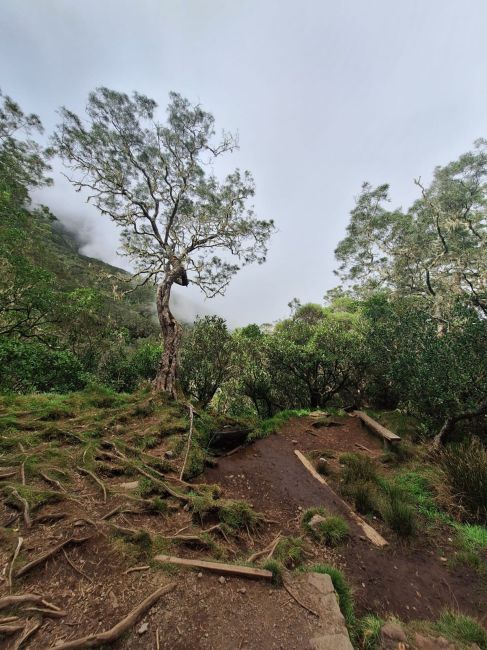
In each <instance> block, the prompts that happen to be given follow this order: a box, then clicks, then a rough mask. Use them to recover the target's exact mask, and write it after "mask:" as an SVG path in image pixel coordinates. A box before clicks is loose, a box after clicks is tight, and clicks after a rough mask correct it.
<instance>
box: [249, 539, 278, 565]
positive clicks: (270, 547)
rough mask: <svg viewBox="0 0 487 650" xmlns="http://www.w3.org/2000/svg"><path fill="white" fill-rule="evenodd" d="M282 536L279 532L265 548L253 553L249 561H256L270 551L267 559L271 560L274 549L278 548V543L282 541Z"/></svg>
mask: <svg viewBox="0 0 487 650" xmlns="http://www.w3.org/2000/svg"><path fill="white" fill-rule="evenodd" d="M281 538H282V533H279V535H278V536H277V537H276V538H275V539H273V540H272V542H271V543H270V544H267V546H266V547H265V548H263V549H262V550H261V551H257V553H253V554H252V555H251V556H250V557H249V558H248V560H247V562H255V560H258V559H259V558H260V557H262V556H263V555H265V554H266V553H268V555H267V559H268V560H270V558H271V557H272V555H273V553H274V551H275V550H276V548H277V545H278V544H279V542H280V541H281Z"/></svg>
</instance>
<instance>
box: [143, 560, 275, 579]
mask: <svg viewBox="0 0 487 650" xmlns="http://www.w3.org/2000/svg"><path fill="white" fill-rule="evenodd" d="M154 560H156V562H167V563H169V564H178V565H181V566H190V567H193V568H195V569H206V570H207V571H214V572H215V573H221V574H223V575H235V576H240V577H243V578H263V579H264V580H272V572H271V571H267V569H254V567H250V566H242V565H238V564H224V563H222V562H208V561H207V560H190V559H187V558H184V557H176V556H175V555H156V556H155V558H154Z"/></svg>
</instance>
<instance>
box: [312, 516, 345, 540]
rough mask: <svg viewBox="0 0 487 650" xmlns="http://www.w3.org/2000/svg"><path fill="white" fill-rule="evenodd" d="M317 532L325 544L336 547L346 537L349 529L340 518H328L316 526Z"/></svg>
mask: <svg viewBox="0 0 487 650" xmlns="http://www.w3.org/2000/svg"><path fill="white" fill-rule="evenodd" d="M318 531H319V534H320V536H321V539H322V540H323V542H324V543H325V544H327V545H328V546H338V544H341V543H342V542H343V541H344V540H345V539H346V538H347V537H348V533H349V528H348V524H347V523H346V521H345V520H344V519H343V518H342V517H338V516H330V517H327V518H326V520H325V521H323V522H321V523H320V524H319V525H318Z"/></svg>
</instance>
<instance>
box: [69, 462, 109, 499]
mask: <svg viewBox="0 0 487 650" xmlns="http://www.w3.org/2000/svg"><path fill="white" fill-rule="evenodd" d="M76 469H77V470H78V471H79V472H81V473H82V474H88V476H91V478H92V479H93V480H94V481H95V482H96V483H98V485H99V486H100V487H101V489H102V492H103V503H106V502H107V489H106V487H105V484H104V483H103V481H101V480H100V479H99V478H98V476H97V475H96V474H94V473H93V472H92V471H90V470H89V469H85V468H84V467H79V465H77V466H76Z"/></svg>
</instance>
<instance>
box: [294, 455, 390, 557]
mask: <svg viewBox="0 0 487 650" xmlns="http://www.w3.org/2000/svg"><path fill="white" fill-rule="evenodd" d="M294 453H295V454H296V456H297V457H298V458H299V460H300V461H301V462H302V463H303V465H304V466H305V467H306V469H307V470H308V472H309V473H310V474H312V475H313V476H314V478H315V479H316V480H317V481H319V482H320V483H321V484H322V485H326V487H327V488H328V489H329V490H331V487H330V486H329V485H328V483H327V482H326V481H325V479H324V478H323V477H322V476H321V474H318V472H317V471H316V470H315V468H314V467H313V465H312V464H311V463H310V462H309V460H308V459H307V458H306V456H304V454H302V453H301V452H300V451H298V450H297V449H295V450H294ZM332 492H333V494H335V496H336V498H337V499H338V501H340V503H341V504H342V506H343V507H344V508H345V509H346V511H347V513H348V515H349V517H350V518H351V519H352V520H353V521H354V522H355V523H356V524H357V526H359V527H360V528H361V529H362V530H363V532H364V535H365V536H366V537H367V539H369V540H370V541H371V542H372V544H375V546H379V547H383V546H387V541H386V540H385V539H384V538H383V537H382V535H379V533H378V532H377V531H376V530H374V529H373V528H372V526H370V525H369V524H368V523H367V522H366V521H364V520H363V519H362V517H359V516H358V514H357V513H356V512H355V511H354V510H353V509H352V508H351V506H349V505H348V503H347V502H346V501H344V500H343V499H341V498H340V497H339V496H338V494H336V492H335V491H334V490H332Z"/></svg>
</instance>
